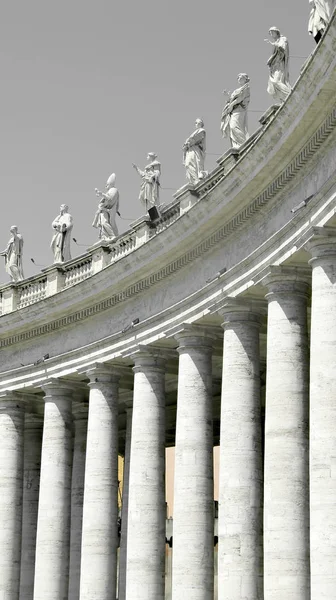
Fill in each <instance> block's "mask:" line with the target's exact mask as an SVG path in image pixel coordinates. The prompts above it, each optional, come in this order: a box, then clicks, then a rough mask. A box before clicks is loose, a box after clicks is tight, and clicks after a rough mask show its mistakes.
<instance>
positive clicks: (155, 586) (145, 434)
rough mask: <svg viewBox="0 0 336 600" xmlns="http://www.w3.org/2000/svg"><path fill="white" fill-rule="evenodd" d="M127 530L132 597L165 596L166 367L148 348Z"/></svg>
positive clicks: (140, 382)
mask: <svg viewBox="0 0 336 600" xmlns="http://www.w3.org/2000/svg"><path fill="white" fill-rule="evenodd" d="M133 359H134V365H135V366H134V369H133V370H134V394H133V420H132V441H131V462H130V473H129V504H128V531H127V569H126V599H127V600H164V585H165V519H166V505H165V371H164V360H163V359H162V358H161V357H160V356H155V355H151V354H150V353H149V352H141V351H140V352H139V353H138V354H136V355H134V357H133Z"/></svg>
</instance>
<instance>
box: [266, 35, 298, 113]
mask: <svg viewBox="0 0 336 600" xmlns="http://www.w3.org/2000/svg"><path fill="white" fill-rule="evenodd" d="M269 33H270V36H271V38H272V39H273V40H274V41H273V42H271V41H270V40H265V42H267V43H268V44H271V45H272V46H273V54H272V56H271V57H270V58H269V59H268V61H267V64H268V66H269V69H270V75H269V80H268V87H267V91H268V93H269V94H270V95H271V96H273V98H274V100H275V102H276V103H279V104H281V103H282V102H284V101H285V100H286V98H287V96H288V95H289V94H290V92H291V90H292V88H291V86H290V83H289V46H288V40H287V38H286V37H285V36H283V35H281V33H280V30H279V29H278V28H277V27H271V29H270V30H269Z"/></svg>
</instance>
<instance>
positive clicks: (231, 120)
mask: <svg viewBox="0 0 336 600" xmlns="http://www.w3.org/2000/svg"><path fill="white" fill-rule="evenodd" d="M249 82H250V78H249V76H248V75H247V74H246V73H239V75H238V83H239V84H240V85H239V88H237V89H236V90H234V92H232V93H231V92H227V91H226V90H224V92H223V93H224V94H225V95H227V96H228V100H227V103H226V105H225V106H224V108H223V112H222V121H221V131H222V135H223V137H229V138H230V142H231V146H232V148H239V147H240V146H241V145H242V144H244V142H246V140H247V139H248V137H249V134H248V131H247V108H248V105H249V103H250V84H249Z"/></svg>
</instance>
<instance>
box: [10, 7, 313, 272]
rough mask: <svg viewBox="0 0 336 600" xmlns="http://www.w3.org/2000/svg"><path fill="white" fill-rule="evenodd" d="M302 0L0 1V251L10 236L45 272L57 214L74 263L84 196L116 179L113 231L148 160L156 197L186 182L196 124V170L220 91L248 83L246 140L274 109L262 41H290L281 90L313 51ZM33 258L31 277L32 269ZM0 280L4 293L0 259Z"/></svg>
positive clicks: (89, 230) (132, 210) (134, 214)
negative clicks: (69, 220)
mask: <svg viewBox="0 0 336 600" xmlns="http://www.w3.org/2000/svg"><path fill="white" fill-rule="evenodd" d="M308 17H309V3H308V0H254V1H253V2H252V1H251V0H240V2H237V1H236V2H227V1H226V0H208V1H207V2H200V1H199V0H169V1H168V2H162V1H160V0H156V1H154V0H142V1H141V2H139V1H138V0H131V1H129V0H123V1H121V2H120V1H119V0H114V2H112V1H111V0H110V1H107V0H90V1H88V0H57V2H50V0H29V2H27V1H25V0H21V1H18V0H11V1H10V0H6V1H5V2H4V3H3V4H2V14H1V23H0V72H1V94H0V103H1V110H0V121H1V126H0V130H1V138H0V197H1V207H2V209H1V210H2V212H1V220H0V249H4V248H5V246H6V244H7V241H8V239H9V237H10V234H9V228H10V226H11V225H14V224H15V225H17V226H18V227H19V230H20V232H21V233H22V235H23V238H24V271H25V275H26V277H27V276H30V275H34V274H35V273H38V272H39V271H40V268H41V267H43V266H47V265H50V264H52V262H53V256H52V252H51V250H50V241H51V237H52V234H53V230H52V228H51V222H52V221H53V219H54V218H55V217H56V216H57V214H58V213H59V206H60V204H62V203H66V204H68V205H69V209H70V212H71V214H72V216H73V219H74V229H73V237H75V238H76V240H77V242H78V243H79V244H82V245H81V246H76V244H75V243H72V256H73V257H75V256H76V255H79V254H81V253H83V252H85V251H86V248H87V247H88V246H90V245H91V244H93V243H95V242H96V241H97V239H98V232H97V230H96V229H94V228H93V227H92V220H93V216H94V213H95V210H96V207H97V197H96V196H95V193H94V189H95V188H96V187H97V188H99V189H103V187H104V185H105V182H106V179H107V178H108V176H109V175H110V174H111V173H112V172H115V173H116V175H117V187H118V189H119V193H120V212H121V215H122V217H123V220H120V219H118V221H117V225H118V227H119V231H120V232H122V231H125V230H127V229H128V227H129V224H130V222H131V221H132V220H135V219H137V218H138V217H140V216H141V215H142V214H143V209H142V206H141V205H140V203H139V200H138V194H139V186H140V179H139V176H138V175H137V173H136V172H135V171H134V169H133V168H132V163H133V162H134V163H136V164H138V165H139V166H140V168H143V167H144V165H145V164H146V156H147V153H148V152H156V153H157V154H158V157H159V160H160V161H161V163H162V176H161V186H162V188H161V189H162V194H161V200H162V202H164V203H167V204H168V203H169V202H171V201H172V199H173V198H172V195H173V193H174V191H176V190H177V189H178V188H180V187H181V186H182V185H184V183H186V180H185V170H184V167H183V165H182V151H181V149H182V145H183V143H184V141H185V139H186V138H187V137H188V136H189V135H190V133H192V131H193V130H194V122H195V119H196V118H197V117H201V118H203V119H204V122H205V128H206V131H207V151H208V154H207V159H206V168H207V169H208V170H211V169H212V168H213V167H214V166H215V165H216V160H217V159H218V158H219V156H221V155H222V154H224V152H225V151H226V150H227V149H228V147H229V144H228V142H227V141H226V140H223V139H222V137H221V132H220V117H221V111H222V108H223V105H224V96H223V95H222V91H223V89H229V90H234V89H235V88H236V87H237V84H236V78H237V74H238V73H240V72H247V73H248V74H249V76H250V79H251V84H250V85H251V103H250V107H249V108H250V111H249V131H250V133H253V131H254V130H255V129H256V128H257V127H258V119H259V118H260V116H261V114H262V113H263V112H264V111H265V110H267V108H268V107H269V106H270V105H271V104H272V99H271V97H270V96H268V94H267V92H266V88H267V80H268V68H267V65H266V62H267V59H268V57H269V56H270V54H271V52H272V49H271V47H270V46H269V45H267V44H266V43H265V42H264V41H263V40H264V38H266V37H268V30H269V28H270V27H271V26H277V27H279V28H280V30H281V32H282V33H283V34H284V35H286V36H287V37H288V39H289V44H290V54H291V61H290V73H291V83H292V84H294V82H295V80H296V79H297V77H298V76H299V73H300V68H301V67H302V64H303V63H304V60H305V57H308V55H309V54H310V52H311V51H312V50H313V49H314V47H315V42H314V40H313V39H312V38H311V37H310V36H309V35H308V31H307V25H308ZM30 258H34V260H35V263H36V264H37V265H40V266H39V267H36V266H35V265H34V264H33V263H32V262H31V260H30ZM1 261H2V263H1V262H0V282H3V283H5V282H7V281H8V275H7V274H6V273H5V270H4V263H3V259H2V258H1Z"/></svg>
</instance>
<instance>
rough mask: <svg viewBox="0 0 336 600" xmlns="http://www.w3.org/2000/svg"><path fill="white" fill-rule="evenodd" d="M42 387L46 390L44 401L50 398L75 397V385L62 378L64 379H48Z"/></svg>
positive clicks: (67, 398) (69, 398)
mask: <svg viewBox="0 0 336 600" xmlns="http://www.w3.org/2000/svg"><path fill="white" fill-rule="evenodd" d="M40 387H41V389H42V390H43V391H44V394H45V396H44V401H46V400H48V399H49V398H52V399H56V398H57V399H60V400H61V399H66V400H72V399H73V392H74V387H73V386H72V385H71V383H69V382H67V381H65V380H62V379H57V378H56V377H52V378H50V379H48V380H47V381H45V382H44V383H42V385H41V386H40Z"/></svg>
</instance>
